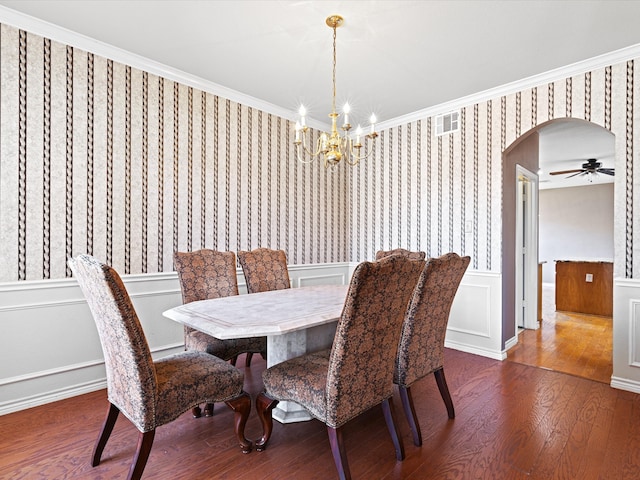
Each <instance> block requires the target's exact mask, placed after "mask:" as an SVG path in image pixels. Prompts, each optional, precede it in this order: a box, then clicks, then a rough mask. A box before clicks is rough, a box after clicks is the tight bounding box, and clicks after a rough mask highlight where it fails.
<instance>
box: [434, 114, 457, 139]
mask: <svg viewBox="0 0 640 480" xmlns="http://www.w3.org/2000/svg"><path fill="white" fill-rule="evenodd" d="M459 118H460V112H449V113H445V114H444V115H438V116H437V117H436V135H444V134H446V133H451V132H456V131H458V130H459V129H460V120H459Z"/></svg>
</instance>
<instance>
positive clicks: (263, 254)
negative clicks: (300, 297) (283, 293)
mask: <svg viewBox="0 0 640 480" xmlns="http://www.w3.org/2000/svg"><path fill="white" fill-rule="evenodd" d="M238 261H239V262H240V265H241V266H242V272H243V273H244V279H245V280H246V282H247V291H248V292H249V293H258V292H267V291H269V290H284V289H285V288H291V281H290V280H289V270H288V269H287V256H286V254H285V253H284V250H271V249H269V248H256V249H255V250H251V251H243V250H240V251H238Z"/></svg>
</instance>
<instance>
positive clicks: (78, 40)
mask: <svg viewBox="0 0 640 480" xmlns="http://www.w3.org/2000/svg"><path fill="white" fill-rule="evenodd" d="M0 23H5V24H7V25H11V26H13V27H16V28H19V29H22V30H26V31H28V32H31V33H34V34H36V35H40V36H42V37H46V38H50V39H51V40H54V41H56V42H60V43H63V44H65V45H70V46H73V47H76V48H79V49H81V50H85V51H87V52H91V53H93V54H95V55H100V56H102V57H105V58H109V59H111V60H113V61H116V62H119V63H123V64H125V65H130V66H131V67H134V68H137V69H140V70H143V71H146V72H149V73H151V74H154V75H158V76H161V77H164V78H166V79H168V80H172V81H175V82H179V83H182V84H184V85H188V86H191V87H193V88H197V89H199V90H203V91H205V92H209V93H212V94H214V95H218V96H220V97H223V98H226V99H229V100H231V101H234V102H237V103H240V104H242V105H245V106H248V107H252V108H256V109H258V110H262V111H264V112H266V113H271V114H273V115H277V116H279V117H282V118H284V119H287V120H290V121H292V122H295V121H296V119H297V112H294V111H291V110H288V109H286V108H282V107H279V106H278V105H274V104H272V103H269V102H266V101H264V100H260V99H259V98H256V97H252V96H250V95H246V94H244V93H241V92H238V91H237V90H233V89H231V88H228V87H224V86H222V85H218V84H217V83H214V82H210V81H208V80H205V79H203V78H201V77H197V76H195V75H191V74H189V73H187V72H184V71H182V70H178V69H176V68H173V67H170V66H168V65H164V64H162V63H159V62H156V61H153V60H151V59H148V58H146V57H143V56H141V55H137V54H135V53H132V52H128V51H126V50H123V49H121V48H118V47H115V46H113V45H109V44H107V43H104V42H101V41H99V40H96V39H93V38H91V37H88V36H86V35H82V34H79V33H77V32H74V31H72V30H68V29H66V28H63V27H61V26H59V25H55V24H53V23H49V22H45V21H44V20H40V19H38V18H35V17H32V16H30V15H25V14H23V13H21V12H17V11H16V10H12V9H10V8H7V7H4V6H0ZM638 57H640V44H636V45H631V46H629V47H625V48H621V49H619V50H615V51H613V52H609V53H605V54H603V55H599V56H597V57H593V58H590V59H587V60H583V61H580V62H576V63H573V64H571V65H566V66H563V67H560V68H556V69H554V70H549V71H548V72H544V73H540V74H537V75H533V76H530V77H527V78H524V79H521V80H516V81H515V82H511V83H507V84H505V85H501V86H499V87H495V88H490V89H488V90H484V91H482V92H478V93H474V94H472V95H468V96H466V97H461V98H457V99H455V100H452V101H450V102H444V103H441V104H439V105H435V106H433V107H428V108H425V109H422V110H417V111H415V112H412V113H409V114H407V115H402V116H400V117H396V118H393V119H390V120H386V121H382V122H379V123H378V125H377V126H378V130H385V129H389V128H393V127H396V126H398V125H405V124H407V123H411V122H415V121H417V120H420V119H424V118H427V117H432V116H435V115H440V114H442V113H447V112H450V111H453V110H459V109H461V108H463V107H466V106H468V105H473V104H475V103H482V102H486V101H488V100H491V99H494V98H499V97H501V96H504V95H510V94H512V93H515V92H518V91H522V90H527V89H529V88H532V87H535V86H538V85H541V84H545V83H549V82H554V81H557V80H560V79H563V78H567V77H572V76H574V75H580V74H583V73H585V72H588V71H591V70H596V69H598V68H603V67H607V66H609V65H614V64H616V63H620V62H624V61H628V60H631V59H634V58H638ZM308 124H309V126H310V127H312V128H316V129H319V130H322V131H325V130H327V129H328V125H327V124H326V123H324V122H319V121H315V120H313V119H308Z"/></svg>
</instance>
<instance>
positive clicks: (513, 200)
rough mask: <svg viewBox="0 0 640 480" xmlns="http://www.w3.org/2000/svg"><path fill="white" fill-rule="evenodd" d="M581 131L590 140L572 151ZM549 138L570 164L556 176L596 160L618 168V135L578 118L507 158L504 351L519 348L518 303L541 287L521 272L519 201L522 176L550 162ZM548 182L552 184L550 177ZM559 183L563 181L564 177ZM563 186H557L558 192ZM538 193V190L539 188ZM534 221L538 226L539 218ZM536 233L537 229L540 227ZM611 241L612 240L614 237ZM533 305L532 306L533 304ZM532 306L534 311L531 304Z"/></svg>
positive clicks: (539, 132)
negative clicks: (616, 160) (602, 158)
mask: <svg viewBox="0 0 640 480" xmlns="http://www.w3.org/2000/svg"><path fill="white" fill-rule="evenodd" d="M577 131H580V132H582V134H583V135H586V136H583V137H582V141H580V142H578V143H579V144H578V145H575V146H574V148H573V149H571V148H570V147H571V143H572V142H576V138H575V132H577ZM549 132H551V133H552V134H553V137H554V140H555V141H558V140H560V142H558V143H556V144H555V145H556V146H555V148H557V149H563V151H562V152H559V154H558V155H556V156H555V157H556V158H555V159H556V160H557V159H558V158H564V159H565V160H566V162H567V163H566V164H564V165H562V166H560V165H559V164H554V165H553V166H552V167H551V168H552V169H553V170H563V171H564V170H569V169H575V168H576V167H580V166H581V163H582V161H586V159H587V158H591V156H595V157H603V156H604V157H607V167H614V166H615V154H614V150H615V137H614V135H613V134H612V133H611V132H610V131H608V130H606V129H604V128H602V127H601V126H599V125H597V124H594V123H590V122H586V121H584V120H579V119H573V118H562V119H556V120H551V121H549V122H546V123H543V124H541V125H539V126H537V127H536V128H534V129H532V130H530V131H529V132H527V133H526V134H524V135H523V136H521V137H520V138H518V139H517V140H516V141H515V142H514V143H513V144H512V145H511V146H509V147H508V148H507V149H506V150H505V151H504V152H503V156H502V161H503V165H502V166H503V172H502V173H503V202H502V204H503V224H502V225H503V231H502V306H503V310H502V328H503V341H504V345H505V351H506V350H508V349H509V348H511V347H512V346H513V345H515V344H516V343H517V325H518V314H519V313H520V314H522V305H521V304H519V301H520V300H521V297H522V293H523V291H525V292H526V291H530V292H531V291H536V290H537V288H536V287H537V285H532V284H527V282H531V283H533V282H535V283H537V280H538V278H537V274H536V275H533V276H532V275H523V270H522V260H521V256H522V245H521V243H522V234H520V235H519V222H521V221H522V214H521V212H520V210H519V209H521V208H522V203H521V198H520V196H521V192H520V190H521V189H522V181H521V177H522V173H521V172H522V171H523V170H524V171H525V172H526V171H528V172H538V171H539V167H540V161H541V159H542V160H543V161H545V159H547V158H548V157H549V152H548V151H546V150H548V148H549V147H548V145H547V144H549V141H548V140H547V139H548V137H550V136H551V135H550V134H549ZM598 138H601V139H603V140H602V141H601V143H600V145H601V146H602V145H605V144H606V145H605V146H606V148H605V150H606V152H604V151H603V150H602V149H601V148H599V147H598V146H596V143H595V141H596V140H597V139H598ZM603 142H604V143H603ZM545 170H548V169H545ZM545 173H546V172H545ZM545 177H546V178H547V179H548V178H549V177H548V175H546V174H545ZM543 178H544V177H541V178H540V180H541V181H542V182H545V181H548V180H544V179H543ZM557 178H562V179H564V176H562V177H557ZM585 178H586V177H582V178H581V179H580V178H579V179H578V180H579V181H580V182H581V183H582V184H583V185H584V184H586V180H585ZM543 185H544V183H543ZM558 186H559V185H554V187H556V188H557V187H558ZM566 186H571V185H566ZM535 188H536V189H537V185H536V187H535ZM547 193H548V192H547ZM612 215H613V212H612ZM535 221H536V222H537V217H536V218H535ZM534 227H537V224H536V225H534ZM526 228H529V227H526ZM611 237H612V238H613V231H612V232H611ZM612 243H613V242H612ZM611 249H613V246H611ZM530 254H531V255H534V256H535V257H536V258H535V261H536V262H537V261H538V258H537V256H538V252H537V242H536V244H535V251H532V252H530ZM612 256H613V255H612ZM612 259H613V258H612ZM554 268H555V264H554V262H550V263H549V265H547V269H550V270H551V269H554ZM525 273H526V271H525ZM536 273H537V272H536ZM531 300H532V301H533V298H531ZM535 303H536V304H537V303H538V302H535ZM527 304H528V305H529V306H530V305H531V304H530V303H529V302H527ZM536 306H538V305H536ZM521 316H522V315H521ZM525 327H526V328H531V326H530V325H529V326H527V325H525Z"/></svg>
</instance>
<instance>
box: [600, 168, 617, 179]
mask: <svg viewBox="0 0 640 480" xmlns="http://www.w3.org/2000/svg"><path fill="white" fill-rule="evenodd" d="M598 173H604V174H605V175H611V176H612V177H613V176H615V174H616V171H615V170H614V169H613V168H599V169H598Z"/></svg>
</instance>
